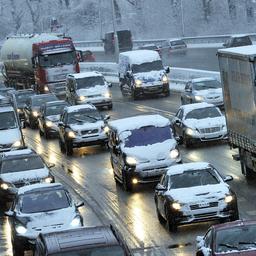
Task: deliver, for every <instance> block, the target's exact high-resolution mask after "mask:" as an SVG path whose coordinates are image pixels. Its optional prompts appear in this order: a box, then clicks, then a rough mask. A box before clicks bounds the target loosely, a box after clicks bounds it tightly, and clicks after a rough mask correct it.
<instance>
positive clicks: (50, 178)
mask: <svg viewBox="0 0 256 256" xmlns="http://www.w3.org/2000/svg"><path fill="white" fill-rule="evenodd" d="M44 182H45V183H52V182H53V178H52V177H47V178H44Z"/></svg>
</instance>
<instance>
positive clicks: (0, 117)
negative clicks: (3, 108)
mask: <svg viewBox="0 0 256 256" xmlns="http://www.w3.org/2000/svg"><path fill="white" fill-rule="evenodd" d="M17 126H18V125H17V120H16V118H15V115H14V112H13V111H9V112H0V130H7V129H14V128H17Z"/></svg>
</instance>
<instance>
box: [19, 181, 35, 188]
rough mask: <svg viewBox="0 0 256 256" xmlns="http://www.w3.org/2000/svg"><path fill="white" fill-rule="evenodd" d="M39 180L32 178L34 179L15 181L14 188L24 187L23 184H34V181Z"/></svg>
mask: <svg viewBox="0 0 256 256" xmlns="http://www.w3.org/2000/svg"><path fill="white" fill-rule="evenodd" d="M39 182H40V180H34V181H29V180H28V181H26V182H25V181H22V182H17V183H14V186H15V187H16V188H20V187H24V186H26V185H32V184H36V183H39Z"/></svg>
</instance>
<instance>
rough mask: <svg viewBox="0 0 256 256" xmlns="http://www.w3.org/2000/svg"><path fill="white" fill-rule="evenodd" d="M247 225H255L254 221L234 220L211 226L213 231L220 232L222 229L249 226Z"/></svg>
mask: <svg viewBox="0 0 256 256" xmlns="http://www.w3.org/2000/svg"><path fill="white" fill-rule="evenodd" d="M249 225H256V220H236V221H232V222H226V223H222V224H216V225H213V227H214V229H216V230H222V229H230V228H231V229H232V228H235V227H241V226H243V227H244V226H249Z"/></svg>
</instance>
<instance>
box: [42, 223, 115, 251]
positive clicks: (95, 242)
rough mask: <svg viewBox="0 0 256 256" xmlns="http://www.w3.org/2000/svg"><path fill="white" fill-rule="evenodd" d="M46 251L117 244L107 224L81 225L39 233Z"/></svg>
mask: <svg viewBox="0 0 256 256" xmlns="http://www.w3.org/2000/svg"><path fill="white" fill-rule="evenodd" d="M40 237H41V239H42V241H43V242H44V244H45V246H46V248H47V253H48V254H51V253H57V252H64V251H70V250H71V249H72V251H74V250H80V249H85V248H93V247H104V246H110V245H111V246H114V245H119V242H118V240H117V238H116V236H115V235H114V233H113V231H112V229H111V228H110V227H109V226H100V227H82V228H76V229H68V230H63V231H58V232H51V233H43V234H41V235H40Z"/></svg>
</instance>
